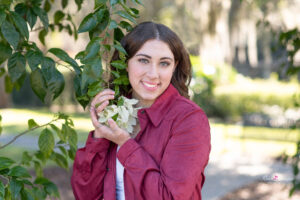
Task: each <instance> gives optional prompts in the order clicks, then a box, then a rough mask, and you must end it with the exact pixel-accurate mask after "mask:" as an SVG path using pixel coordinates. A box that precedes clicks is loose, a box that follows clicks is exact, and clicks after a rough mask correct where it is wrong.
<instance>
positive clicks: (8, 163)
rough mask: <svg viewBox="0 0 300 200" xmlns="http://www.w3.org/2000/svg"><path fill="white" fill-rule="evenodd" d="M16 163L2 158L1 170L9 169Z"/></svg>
mask: <svg viewBox="0 0 300 200" xmlns="http://www.w3.org/2000/svg"><path fill="white" fill-rule="evenodd" d="M14 163H15V161H13V160H12V159H10V158H6V157H0V170H2V169H5V168H8V167H10V166H11V165H12V164H14Z"/></svg>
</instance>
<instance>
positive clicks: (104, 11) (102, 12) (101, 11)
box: [94, 8, 108, 23]
mask: <svg viewBox="0 0 300 200" xmlns="http://www.w3.org/2000/svg"><path fill="white" fill-rule="evenodd" d="M107 11H108V10H107V9H106V8H101V9H99V10H97V11H96V12H95V13H94V17H96V19H97V22H98V23H100V22H101V21H103V19H104V17H106V15H107Z"/></svg>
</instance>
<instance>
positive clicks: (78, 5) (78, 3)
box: [75, 0, 83, 10]
mask: <svg viewBox="0 0 300 200" xmlns="http://www.w3.org/2000/svg"><path fill="white" fill-rule="evenodd" d="M75 3H76V5H77V8H78V9H77V10H80V9H81V5H82V3H83V0H75Z"/></svg>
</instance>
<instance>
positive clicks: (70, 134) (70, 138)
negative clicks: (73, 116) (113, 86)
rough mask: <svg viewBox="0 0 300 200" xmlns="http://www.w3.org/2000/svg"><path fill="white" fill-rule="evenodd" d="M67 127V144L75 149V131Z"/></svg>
mask: <svg viewBox="0 0 300 200" xmlns="http://www.w3.org/2000/svg"><path fill="white" fill-rule="evenodd" d="M68 128H69V131H68V142H69V145H70V146H72V147H73V148H74V149H77V142H78V136H77V133H76V131H75V130H74V129H73V128H71V127H68Z"/></svg>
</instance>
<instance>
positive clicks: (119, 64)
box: [110, 60, 127, 69]
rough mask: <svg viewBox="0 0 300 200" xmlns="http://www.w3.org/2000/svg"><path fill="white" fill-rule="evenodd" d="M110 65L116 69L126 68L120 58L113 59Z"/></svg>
mask: <svg viewBox="0 0 300 200" xmlns="http://www.w3.org/2000/svg"><path fill="white" fill-rule="evenodd" d="M110 64H111V65H112V66H114V67H115V68H117V69H126V67H127V65H126V63H124V62H123V61H122V60H115V61H113V62H111V63H110Z"/></svg>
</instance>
